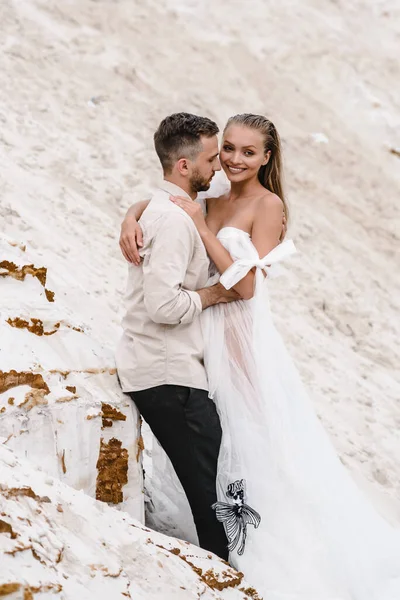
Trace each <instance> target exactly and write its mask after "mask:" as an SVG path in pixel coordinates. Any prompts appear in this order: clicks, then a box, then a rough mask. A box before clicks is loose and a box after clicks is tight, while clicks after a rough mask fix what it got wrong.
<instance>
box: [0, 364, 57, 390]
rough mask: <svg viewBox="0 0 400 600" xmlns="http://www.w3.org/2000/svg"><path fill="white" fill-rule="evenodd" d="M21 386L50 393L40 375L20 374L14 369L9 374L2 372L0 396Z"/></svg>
mask: <svg viewBox="0 0 400 600" xmlns="http://www.w3.org/2000/svg"><path fill="white" fill-rule="evenodd" d="M21 385H29V386H30V387H31V388H33V389H36V390H44V391H45V392H46V394H49V393H50V390H49V387H48V385H47V383H46V382H45V381H44V379H43V377H42V375H40V373H32V372H31V371H20V372H18V371H14V370H13V369H12V370H11V371H8V372H4V371H0V394H3V393H4V392H7V391H8V390H10V389H11V388H14V387H19V386H21Z"/></svg>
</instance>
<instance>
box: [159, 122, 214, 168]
mask: <svg viewBox="0 0 400 600" xmlns="http://www.w3.org/2000/svg"><path fill="white" fill-rule="evenodd" d="M218 131H219V129H218V125H217V124H216V123H214V121H211V119H208V118H207V117H198V116H197V115H191V114H189V113H183V112H181V113H175V114H173V115H170V116H169V117H166V118H165V119H163V121H161V123H160V125H159V126H158V129H157V131H156V132H155V134H154V146H155V149H156V152H157V155H158V158H159V159H160V162H161V164H162V168H163V170H164V173H166V174H168V173H170V172H171V171H172V169H173V166H174V164H175V163H176V162H177V161H178V160H179V159H180V158H188V159H189V160H195V158H196V156H197V155H198V154H199V153H200V152H201V151H202V146H201V141H200V138H201V136H205V137H212V136H213V135H216V134H217V133H218Z"/></svg>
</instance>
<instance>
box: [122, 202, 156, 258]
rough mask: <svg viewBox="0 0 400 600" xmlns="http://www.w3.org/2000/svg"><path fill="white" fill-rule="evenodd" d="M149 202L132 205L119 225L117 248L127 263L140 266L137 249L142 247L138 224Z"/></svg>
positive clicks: (141, 234) (141, 236)
mask: <svg viewBox="0 0 400 600" xmlns="http://www.w3.org/2000/svg"><path fill="white" fill-rule="evenodd" d="M149 202H150V200H141V201H140V202H136V203H135V204H133V205H132V206H131V207H130V208H129V209H128V211H127V213H126V215H125V218H124V220H123V221H122V225H121V235H120V238H119V246H120V248H121V252H122V254H123V255H124V257H125V258H126V260H127V261H128V262H131V263H133V264H134V265H139V264H140V256H139V250H138V249H139V248H141V246H143V233H142V229H141V227H140V225H139V223H138V221H139V219H140V217H141V216H142V214H143V212H144V211H145V209H146V208H147V206H148V204H149Z"/></svg>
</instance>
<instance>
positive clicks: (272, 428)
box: [202, 281, 400, 600]
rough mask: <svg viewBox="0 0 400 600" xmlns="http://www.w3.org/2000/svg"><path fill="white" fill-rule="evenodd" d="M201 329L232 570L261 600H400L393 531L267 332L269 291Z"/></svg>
mask: <svg viewBox="0 0 400 600" xmlns="http://www.w3.org/2000/svg"><path fill="white" fill-rule="evenodd" d="M202 323H203V331H204V339H205V348H206V351H205V361H206V369H207V373H208V377H209V385H210V395H211V396H212V397H213V398H214V401H215V403H216V406H217V409H218V412H219V415H220V419H221V425H222V430H223V439H222V446H221V451H220V456H219V466H218V481H217V489H218V498H219V503H221V504H220V510H219V511H217V516H218V517H219V518H220V520H223V521H225V525H226V529H227V533H228V537H229V538H230V541H231V542H232V544H231V546H235V547H234V548H232V551H231V555H230V561H231V563H232V564H233V565H234V566H235V567H236V568H238V569H239V570H241V571H243V572H244V573H245V576H246V579H247V581H249V582H250V583H251V584H253V585H254V586H255V587H256V589H257V590H258V591H259V593H261V594H262V595H263V596H264V598H265V600H400V531H399V530H396V529H395V528H393V527H392V526H391V525H389V524H388V523H387V522H386V521H385V520H384V519H383V518H382V517H381V516H380V515H379V514H377V513H376V512H375V510H374V508H373V507H372V506H371V505H370V504H369V501H368V500H367V499H366V498H365V497H364V496H363V494H362V493H361V492H360V490H359V489H358V488H357V486H356V485H355V483H354V482H353V480H352V479H351V476H350V475H349V473H348V472H347V470H346V468H345V467H344V466H343V464H342V463H341V461H340V460H339V458H338V456H337V454H336V452H335V450H334V448H333V446H332V444H331V442H330V440H329V438H328V436H327V434H326V432H325V431H324V429H323V427H322V425H321V423H320V421H319V419H318V417H317V416H316V414H315V412H314V409H313V407H312V405H311V402H310V399H309V398H308V396H307V393H306V391H305V389H304V386H303V384H302V382H301V380H300V377H299V374H298V371H297V369H296V367H295V366H294V364H293V361H292V359H291V357H290V355H289V354H288V352H287V350H286V348H285V346H284V344H283V341H282V338H281V337H280V335H279V333H278V332H277V330H276V328H275V326H274V324H273V320H272V316H271V312H270V308H269V301H268V292H267V285H266V284H264V283H260V281H259V284H258V290H257V293H256V297H255V298H254V299H253V300H250V301H239V302H234V303H232V304H220V305H217V306H214V307H212V308H211V309H208V310H207V311H205V312H204V313H203V314H202ZM235 484H236V488H233V487H232V486H233V485H235ZM238 486H239V488H240V489H242V488H243V490H244V494H242V495H241V496H240V495H238V494H236V495H235V490H237V489H238ZM232 490H233V492H232ZM217 508H218V507H217ZM256 515H258V517H257V516H256ZM235 542H236V543H235Z"/></svg>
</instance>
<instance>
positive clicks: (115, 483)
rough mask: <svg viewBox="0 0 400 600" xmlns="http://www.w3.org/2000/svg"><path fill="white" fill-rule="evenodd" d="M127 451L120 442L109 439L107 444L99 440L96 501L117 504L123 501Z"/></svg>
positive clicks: (126, 471) (126, 480)
mask: <svg viewBox="0 0 400 600" xmlns="http://www.w3.org/2000/svg"><path fill="white" fill-rule="evenodd" d="M128 457H129V455H128V450H127V449H126V448H122V442H120V440H117V439H116V438H111V440H110V441H109V442H108V443H107V442H105V441H104V439H103V438H102V439H101V440H100V451H99V458H98V460H97V464H96V467H97V480H96V500H101V501H102V502H109V503H111V504H119V503H120V502H122V501H123V499H124V495H123V492H122V488H123V486H124V485H126V484H127V483H128Z"/></svg>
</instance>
